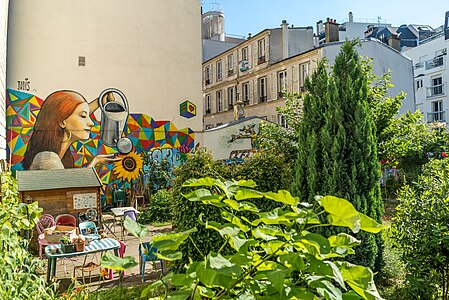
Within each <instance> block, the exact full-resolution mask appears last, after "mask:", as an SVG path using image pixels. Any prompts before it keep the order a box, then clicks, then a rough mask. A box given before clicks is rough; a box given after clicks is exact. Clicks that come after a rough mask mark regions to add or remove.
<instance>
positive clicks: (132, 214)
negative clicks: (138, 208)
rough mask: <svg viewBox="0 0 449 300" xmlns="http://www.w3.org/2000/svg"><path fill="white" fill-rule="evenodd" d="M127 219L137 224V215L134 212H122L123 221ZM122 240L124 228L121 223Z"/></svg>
mask: <svg viewBox="0 0 449 300" xmlns="http://www.w3.org/2000/svg"><path fill="white" fill-rule="evenodd" d="M127 217H128V218H130V219H131V220H133V221H136V222H137V214H136V212H135V211H134V210H125V211H124V212H123V221H125V219H126V218H127ZM122 238H123V240H125V227H124V225H123V223H122Z"/></svg>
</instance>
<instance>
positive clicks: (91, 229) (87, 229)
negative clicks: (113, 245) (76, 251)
mask: <svg viewBox="0 0 449 300" xmlns="http://www.w3.org/2000/svg"><path fill="white" fill-rule="evenodd" d="M78 227H79V229H80V233H81V234H82V235H84V236H85V237H86V239H92V240H98V239H100V237H101V236H100V235H99V234H98V229H97V225H95V223H94V222H92V221H86V222H82V223H80V224H79V226H78Z"/></svg>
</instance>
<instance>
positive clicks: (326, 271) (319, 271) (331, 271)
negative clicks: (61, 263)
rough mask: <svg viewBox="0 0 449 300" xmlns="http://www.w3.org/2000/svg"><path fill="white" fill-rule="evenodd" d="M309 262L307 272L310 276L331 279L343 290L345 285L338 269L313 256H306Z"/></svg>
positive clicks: (330, 263)
mask: <svg viewBox="0 0 449 300" xmlns="http://www.w3.org/2000/svg"><path fill="white" fill-rule="evenodd" d="M307 257H308V260H309V261H310V265H309V268H308V269H307V271H308V272H309V273H310V274H314V275H319V276H325V277H326V278H328V279H333V280H334V281H336V282H337V283H338V284H339V285H340V286H341V287H342V288H343V289H345V283H344V278H343V275H342V274H341V272H340V270H339V269H338V267H337V266H336V265H335V264H334V263H333V262H331V261H322V260H319V259H316V258H315V257H314V256H311V255H307Z"/></svg>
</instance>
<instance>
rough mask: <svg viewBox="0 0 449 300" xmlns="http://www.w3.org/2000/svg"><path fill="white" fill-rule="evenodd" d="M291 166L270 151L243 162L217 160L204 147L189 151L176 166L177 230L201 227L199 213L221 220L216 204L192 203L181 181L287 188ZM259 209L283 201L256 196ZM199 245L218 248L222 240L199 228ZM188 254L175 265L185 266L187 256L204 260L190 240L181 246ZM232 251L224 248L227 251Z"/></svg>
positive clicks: (174, 223) (281, 157)
mask: <svg viewBox="0 0 449 300" xmlns="http://www.w3.org/2000/svg"><path fill="white" fill-rule="evenodd" d="M291 174H292V167H291V165H290V164H289V161H288V160H286V158H285V156H283V155H282V154H279V153H272V152H270V151H261V152H258V153H256V154H255V155H254V156H253V157H251V158H248V159H246V160H245V161H244V163H243V164H239V165H226V166H225V165H223V164H221V163H219V162H215V161H214V160H213V158H212V156H211V155H210V153H208V152H207V150H206V149H204V148H199V149H197V151H196V152H195V153H194V154H188V155H187V158H186V163H185V164H182V165H181V166H179V167H178V168H176V169H175V175H176V179H175V184H174V187H173V195H174V198H173V205H172V210H173V216H174V221H173V225H174V227H175V228H177V230H180V231H183V230H188V229H190V228H193V227H196V226H198V224H199V223H198V218H199V216H200V215H203V216H205V217H207V220H211V221H216V222H219V221H220V220H221V216H220V211H219V210H218V209H217V208H216V207H214V206H206V205H202V204H201V203H197V202H189V201H188V200H187V199H186V198H184V197H182V195H181V193H180V192H181V188H182V184H183V183H184V182H185V181H186V180H188V179H191V178H201V177H207V176H209V177H214V178H220V179H223V180H225V179H231V178H236V179H248V178H251V179H253V180H254V182H256V184H257V185H258V187H259V189H260V190H261V191H270V190H278V189H288V188H289V186H290V183H291V178H292V175H291ZM252 201H253V203H256V204H257V205H258V206H259V207H260V208H263V209H264V210H266V211H270V210H272V209H275V208H276V207H280V206H282V204H281V203H276V202H273V201H265V200H263V199H253V200H252ZM192 237H193V239H194V240H195V243H196V247H198V248H199V249H201V251H203V252H204V253H208V252H210V251H218V249H220V247H221V245H222V243H221V238H220V236H219V234H218V233H216V232H214V231H211V230H206V229H205V228H204V227H199V228H198V232H197V233H194V234H192ZM181 248H182V252H183V253H185V256H184V257H183V259H182V260H180V261H177V262H175V264H174V267H175V268H179V267H182V266H183V265H184V264H185V263H188V258H189V257H190V258H192V259H194V260H198V259H201V256H200V255H199V253H198V251H197V250H196V248H195V246H194V245H193V243H191V242H187V243H185V244H183V245H182V246H181ZM226 250H229V249H228V248H225V251H226Z"/></svg>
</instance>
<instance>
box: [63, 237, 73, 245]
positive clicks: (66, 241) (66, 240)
mask: <svg viewBox="0 0 449 300" xmlns="http://www.w3.org/2000/svg"><path fill="white" fill-rule="evenodd" d="M61 243H62V244H64V245H69V244H71V243H72V241H71V240H70V236H68V235H64V236H63V237H61Z"/></svg>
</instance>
